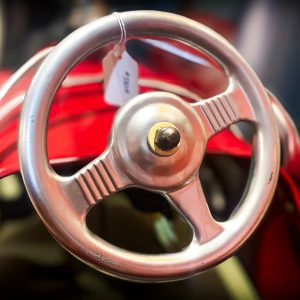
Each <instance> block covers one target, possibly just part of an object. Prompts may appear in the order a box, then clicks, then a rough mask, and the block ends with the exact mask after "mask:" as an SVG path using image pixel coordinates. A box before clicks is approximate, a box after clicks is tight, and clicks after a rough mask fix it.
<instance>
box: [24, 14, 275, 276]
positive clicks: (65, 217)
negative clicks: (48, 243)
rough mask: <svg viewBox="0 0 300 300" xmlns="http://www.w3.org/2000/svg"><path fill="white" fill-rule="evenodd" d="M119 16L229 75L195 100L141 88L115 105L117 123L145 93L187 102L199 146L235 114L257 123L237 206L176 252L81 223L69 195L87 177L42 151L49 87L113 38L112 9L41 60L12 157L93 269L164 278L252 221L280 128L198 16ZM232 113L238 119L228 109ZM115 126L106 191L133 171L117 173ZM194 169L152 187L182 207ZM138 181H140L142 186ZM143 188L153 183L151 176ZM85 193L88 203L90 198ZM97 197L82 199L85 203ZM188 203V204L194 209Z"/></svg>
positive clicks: (238, 238)
mask: <svg viewBox="0 0 300 300" xmlns="http://www.w3.org/2000/svg"><path fill="white" fill-rule="evenodd" d="M120 17H121V18H122V21H123V23H124V25H125V29H126V35H127V38H128V39H131V38H138V37H153V36H160V37H166V38H172V39H177V40H180V41H182V42H185V43H189V44H191V45H192V46H194V47H195V48H198V49H201V50H203V49H204V50H205V51H207V52H208V53H209V54H210V55H212V56H214V57H215V58H216V59H217V60H218V61H220V62H221V65H222V66H225V67H224V69H225V70H226V71H227V75H228V77H229V79H230V80H229V81H230V84H229V86H228V88H227V91H226V92H225V93H224V94H222V95H218V97H215V98H212V99H209V100H208V101H204V102H203V103H196V104H195V105H194V108H192V107H191V106H189V105H188V104H186V103H184V101H182V100H181V99H179V98H178V97H175V96H174V95H172V94H166V93H163V94H162V93H155V94H154V95H153V94H151V95H146V96H144V95H141V96H138V97H137V98H138V99H134V100H131V101H130V102H129V103H128V104H126V105H125V106H124V108H122V109H121V110H120V112H119V113H118V116H117V117H116V119H117V121H115V122H114V124H117V123H118V122H119V121H118V120H121V119H122V117H124V116H125V117H126V115H128V113H129V112H131V110H132V109H135V107H136V106H137V105H140V103H148V102H150V103H152V104H153V105H155V103H156V102H158V103H160V104H161V103H164V102H165V101H166V102H169V104H170V105H171V106H172V107H174V109H175V108H176V109H177V110H178V111H180V110H182V109H183V110H185V111H186V112H187V113H188V114H190V116H192V119H193V120H194V121H193V122H194V123H195V124H196V123H197V122H200V123H197V124H196V125H194V123H191V126H192V129H195V128H197V129H196V131H197V132H200V133H201V134H202V138H203V140H204V141H202V144H201V145H198V144H197V143H196V144H197V145H198V146H199V147H200V148H197V147H198V146H197V145H196V146H195V147H196V150H199V149H202V148H203V147H204V148H205V145H206V141H207V139H208V138H209V137H210V136H212V135H214V134H215V133H216V132H218V131H220V130H222V129H223V128H225V127H227V126H228V125H230V124H232V123H233V122H235V121H238V120H239V119H245V120H247V119H248V120H251V121H253V122H255V123H256V129H257V134H256V141H255V143H254V149H253V152H254V155H255V159H254V161H253V166H252V168H251V175H250V179H249V182H248V184H247V187H246V192H245V193H244V196H243V199H242V200H241V205H240V206H239V208H238V210H236V212H235V213H234V214H233V216H232V217H231V218H230V219H229V220H228V221H226V222H225V223H223V224H220V223H217V222H215V224H217V225H216V227H214V228H215V229H213V231H215V233H214V234H215V235H214V236H213V235H211V236H208V238H207V239H205V240H203V241H202V242H201V243H199V240H197V237H196V236H195V235H194V238H193V240H192V242H191V244H190V245H189V246H188V247H187V248H186V249H183V250H182V251H181V252H178V253H171V254H161V255H146V254H140V253H133V252H130V251H126V250H123V249H120V248H118V247H116V246H113V245H111V244H109V243H107V242H106V241H104V240H102V239H100V238H98V237H95V236H93V235H92V234H91V232H89V231H88V229H87V228H86V226H85V215H86V212H87V207H86V204H84V203H83V202H79V201H75V200H72V198H73V196H74V199H77V198H76V197H77V196H76V193H79V189H78V186H80V187H81V189H82V188H83V187H84V186H83V185H82V184H80V182H79V181H80V180H86V178H87V177H84V178H81V177H80V176H81V175H82V174H83V173H81V174H79V175H78V174H77V175H76V176H77V177H76V176H75V177H76V178H75V177H72V180H73V181H76V182H77V187H75V185H70V178H65V177H61V176H59V175H58V174H56V173H55V172H54V171H53V169H52V168H51V166H50V165H49V162H48V158H47V150H46V149H47V147H46V130H47V116H48V113H49V110H50V106H51V101H52V100H53V97H54V94H55V92H56V90H57V89H58V87H59V85H60V84H61V82H62V81H63V79H64V78H65V77H66V75H67V74H68V72H69V71H70V69H71V68H72V67H74V66H75V65H76V64H77V63H78V62H79V61H80V60H82V59H84V58H85V57H86V56H87V55H89V54H90V53H92V52H94V51H95V50H96V49H98V48H100V47H102V46H104V45H106V44H108V43H112V42H117V41H119V40H120V38H121V35H122V33H121V29H120V26H119V22H118V19H117V18H116V17H115V16H114V15H110V16H107V17H104V18H102V19H100V20H98V21H95V22H93V23H90V24H88V25H86V26H84V27H82V28H80V29H78V30H77V31H75V32H74V33H72V34H71V35H69V36H68V37H67V38H65V39H64V40H63V41H62V42H61V43H60V44H59V45H58V46H57V47H55V49H53V51H52V52H51V53H50V54H49V56H48V57H47V58H46V59H45V61H44V62H43V64H42V66H41V67H40V69H39V71H38V72H37V74H36V76H35V78H34V80H33V81H32V84H31V86H30V88H29V90H28V92H27V95H26V99H25V101H24V106H23V110H22V115H21V120H20V132H19V159H20V165H21V172H22V176H23V180H24V183H25V186H26V189H27V191H28V194H29V196H30V198H31V200H32V203H33V205H34V207H35V208H36V210H37V212H38V213H39V215H40V217H41V218H42V220H43V222H44V223H45V224H46V226H47V227H48V229H49V231H50V232H51V233H52V234H53V235H54V237H55V238H56V239H57V240H58V241H59V242H60V243H61V244H62V245H63V246H64V247H65V248H66V249H67V250H68V251H70V252H71V253H72V254H73V255H75V256H77V257H78V258H79V259H81V260H82V261H84V262H85V263H87V264H88V265H90V266H92V267H93V268H96V269H98V270H101V271H103V272H105V273H109V274H111V275H113V276H117V277H121V278H125V279H130V280H138V281H170V280H175V279H179V278H184V277H188V276H190V275H192V274H195V273H198V272H200V271H203V270H205V269H207V268H208V267H211V266H213V265H215V264H217V263H218V262H221V261H222V260H224V259H226V258H227V257H228V256H229V255H230V254H231V253H232V252H233V251H235V250H236V249H237V248H238V247H239V246H240V245H241V244H242V243H243V242H244V241H245V240H246V239H247V237H249V235H250V234H251V233H252V232H253V230H254V229H255V228H256V226H257V224H258V223H259V221H260V220H261V218H262V217H263V215H264V213H265V211H266V209H267V207H268V205H269V203H270V201H271V199H272V196H273V193H274V190H275V187H276V182H277V177H278V170H279V137H278V132H277V128H276V124H275V120H274V116H273V113H272V108H271V105H270V102H269V99H268V97H267V95H266V93H265V89H264V87H263V85H262V84H261V83H260V81H259V79H258V78H257V76H256V75H255V73H254V72H253V71H252V69H251V68H250V67H249V65H248V64H247V63H246V62H245V61H244V59H243V58H242V57H241V56H240V55H239V54H238V52H237V51H236V50H235V49H234V48H233V47H232V46H231V45H230V44H229V43H228V42H227V41H226V40H225V39H223V38H222V37H221V36H219V35H218V34H216V33H215V32H213V31H212V30H210V29H209V28H207V27H205V26H204V25H201V24H199V23H197V22H195V21H192V20H189V19H187V18H184V17H181V16H177V15H174V14H170V13H163V12H154V11H134V12H124V13H120ZM236 93H238V94H239V95H240V96H241V95H242V97H240V98H242V99H243V100H242V101H240V102H239V101H237V99H239V98H238V97H235V94H236ZM223 96H224V97H223ZM229 96H230V97H233V98H234V100H235V104H234V106H232V102H230V100H228V97H229ZM160 97H161V98H160ZM158 98H160V100H157V99H158ZM220 98H222V99H223V100H224V99H225V100H224V101H227V102H226V103H227V104H228V103H229V106H228V105H227V104H226V105H227V106H220V105H219V102H217V101H218V99H220ZM149 99H150V100H149ZM151 99H152V100H151ZM153 99H154V100H153ZM228 101H229V102H228ZM249 103H251V105H248V104H249ZM188 106H189V108H188ZM252 108H253V109H252ZM177 110H176V113H177ZM192 111H193V112H192ZM221 111H223V114H221V115H220V116H221V118H220V116H216V113H220V112H221ZM236 115H237V116H238V118H235V117H236ZM187 119H188V118H187ZM199 120H200V121H199ZM187 122H189V121H187ZM199 124H200V125H199ZM179 125H180V124H179ZM193 126H194V127H193ZM195 126H196V127H195ZM117 131H118V126H117V125H114V128H113V131H112V138H111V143H110V146H109V147H108V149H107V150H106V152H105V153H103V154H102V155H101V161H102V162H99V161H96V162H94V164H95V163H96V164H98V163H99V164H102V171H100V177H101V178H103V177H106V178H109V179H108V180H107V181H106V182H105V185H106V186H107V187H108V188H107V190H110V191H116V190H118V189H121V188H124V187H126V186H128V185H130V184H131V183H132V178H130V174H125V173H124V172H119V171H120V168H119V167H118V163H119V162H122V163H123V162H124V158H122V154H121V155H120V153H119V152H118V151H119V150H120V149H116V148H117V147H114V146H113V145H114V143H113V142H112V141H113V140H115V139H114V136H116V132H117ZM187 144H192V143H191V142H189V143H187ZM181 148H182V147H181ZM144 150H145V149H144ZM144 150H143V151H144ZM201 151H202V150H201ZM178 152H180V151H178ZM110 153H112V155H110ZM185 154H186V152H185ZM178 155H183V154H180V153H179V154H178ZM120 157H121V158H120ZM96 160H97V159H96ZM196 160H197V163H196V164H198V165H199V166H200V164H201V161H202V156H201V155H200V154H199V158H197V159H196ZM103 162H104V164H103ZM197 168H198V167H197ZM197 168H194V167H193V166H191V167H190V168H189V172H188V173H189V174H188V175H187V176H186V178H184V179H181V180H177V181H176V183H174V182H169V183H168V185H167V186H166V187H165V188H163V187H162V186H159V187H158V188H157V190H159V191H162V192H167V193H168V194H167V197H168V198H169V199H171V200H172V201H173V200H174V199H175V202H176V200H178V199H179V200H178V201H177V202H176V204H177V208H178V207H179V208H180V209H181V208H182V207H183V209H188V210H189V209H190V208H186V207H184V206H185V204H184V203H183V202H182V201H181V200H182V199H181V194H184V193H186V190H187V187H188V188H191V190H192V191H196V192H197V193H199V194H201V193H202V189H201V185H199V184H197V182H196V180H195V178H196V175H197ZM86 170H87V171H88V172H94V171H95V170H94V169H91V168H86V169H84V170H83V171H82V172H84V171H86ZM88 172H87V173H88ZM96 172H99V170H98V169H97V170H96ZM128 175H129V176H128ZM84 176H87V175H84ZM89 176H90V175H89ZM135 178H136V179H137V178H138V177H137V176H136V177H135ZM78 182H79V184H78ZM142 183H143V182H142ZM142 183H141V182H139V184H141V185H142V186H143V184H142ZM154 186H155V185H154ZM144 187H145V188H149V189H153V183H152V185H151V184H150V185H144ZM175 193H176V194H175ZM191 195H192V194H191ZM104 196H105V195H104ZM88 198H89V197H87V202H89V200H90V199H88ZM90 198H91V197H90ZM91 201H92V202H93V201H94V200H93V199H91ZM94 202H96V201H94ZM94 202H93V203H89V204H90V206H92V205H94V204H95V203H94ZM181 205H182V207H181ZM90 206H89V207H90ZM196 207H198V206H197V205H196ZM200 209H203V210H207V205H206V207H205V205H202V206H201V207H200ZM192 210H193V209H192ZM192 210H190V211H189V212H187V213H191V214H193V212H192ZM208 215H209V212H208ZM191 217H192V218H193V216H191ZM206 217H207V215H206ZM210 217H211V216H210ZM205 220H206V219H204V221H205ZM202 221H203V220H202ZM208 222H210V219H209V216H208ZM196 223H197V221H196ZM199 226H202V225H199ZM218 226H220V227H218ZM202 228H203V227H202ZM219 229H220V230H219ZM208 234H210V233H208ZM201 236H202V235H201ZM203 236H205V235H203Z"/></svg>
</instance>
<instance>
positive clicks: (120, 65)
mask: <svg viewBox="0 0 300 300" xmlns="http://www.w3.org/2000/svg"><path fill="white" fill-rule="evenodd" d="M102 63H103V73H104V100H105V102H106V103H108V104H112V105H116V106H121V105H123V104H124V103H126V102H127V101H128V100H130V99H131V98H133V97H135V96H136V95H138V92H139V90H138V64H137V62H136V61H135V60H134V59H133V58H132V57H131V56H130V55H129V54H128V53H127V51H126V50H125V47H122V46H121V45H119V44H117V45H116V46H115V47H114V49H113V50H111V51H110V52H108V54H107V55H106V56H105V57H104V59H103V62H102Z"/></svg>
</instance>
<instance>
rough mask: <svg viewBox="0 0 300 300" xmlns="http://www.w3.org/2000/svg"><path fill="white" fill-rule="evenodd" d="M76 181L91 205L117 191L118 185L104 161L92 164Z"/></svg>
mask: <svg viewBox="0 0 300 300" xmlns="http://www.w3.org/2000/svg"><path fill="white" fill-rule="evenodd" d="M75 181H76V182H77V184H78V186H79V187H80V189H81V190H82V192H83V194H84V195H85V198H86V200H87V201H88V203H89V204H90V205H93V204H95V203H96V202H97V201H99V200H102V199H103V198H105V197H107V196H109V195H110V194H112V193H114V192H116V191H117V188H118V187H117V184H116V182H115V181H114V179H113V176H112V174H111V173H110V172H109V169H108V168H107V166H106V165H105V163H104V162H103V161H101V160H100V161H99V162H98V163H97V164H92V165H91V166H89V167H88V168H86V169H84V170H83V171H82V172H81V173H79V174H78V176H76V178H75Z"/></svg>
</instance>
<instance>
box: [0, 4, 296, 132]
mask: <svg viewBox="0 0 300 300" xmlns="http://www.w3.org/2000/svg"><path fill="white" fill-rule="evenodd" d="M138 9H154V10H163V11H170V12H174V13H177V14H181V15H186V16H189V17H191V18H193V19H196V20H198V21H200V22H202V23H204V24H206V25H208V26H210V27H212V28H213V29H214V30H216V31H218V32H219V33H221V34H222V35H223V36H225V37H226V38H227V39H229V40H230V41H231V42H232V43H233V44H234V45H235V46H236V47H237V48H238V49H239V51H240V52H241V53H242V54H243V56H244V57H245V58H246V59H247V61H248V62H249V63H250V64H251V65H252V67H253V68H254V69H255V71H256V72H257V73H258V75H259V76H260V78H261V80H262V81H263V82H264V84H265V85H266V87H268V88H269V89H270V90H271V91H273V92H274V93H275V94H276V95H277V96H278V97H279V99H280V100H281V101H282V102H283V104H284V105H285V107H286V108H287V110H288V111H289V113H290V114H291V115H292V117H293V118H294V120H295V122H296V124H297V126H298V128H299V125H300V121H299V120H300V110H299V107H300V104H299V101H298V99H299V97H300V91H299V88H298V81H299V78H300V59H299V53H300V39H299V28H300V9H299V5H298V1H293V0H245V1H238V0H210V1H201V0H184V1H183V0H152V1H142V0H128V1H123V0H72V1H71V0H44V1H39V0H2V1H0V67H1V69H2V70H5V69H9V70H12V69H16V68H18V67H20V66H21V64H23V63H24V62H25V61H26V60H27V59H28V58H29V57H31V56H32V55H33V54H34V53H35V52H36V51H38V50H40V49H41V48H44V47H45V46H46V45H49V44H53V43H56V42H58V41H59V40H61V39H62V38H63V37H64V36H66V35H67V34H68V33H70V32H71V31H73V30H74V29H75V28H77V27H79V26H81V25H83V24H85V23H88V22H89V21H92V20H94V19H96V18H99V17H101V16H103V15H106V14H109V13H111V12H113V11H124V10H138Z"/></svg>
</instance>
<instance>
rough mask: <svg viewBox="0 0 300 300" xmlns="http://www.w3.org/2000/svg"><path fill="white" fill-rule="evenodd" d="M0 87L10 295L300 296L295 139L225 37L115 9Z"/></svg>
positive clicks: (6, 289) (159, 15)
mask: <svg viewBox="0 0 300 300" xmlns="http://www.w3.org/2000/svg"><path fill="white" fill-rule="evenodd" d="M125 49H126V50H125ZM128 53H129V54H128ZM132 59H133V60H134V61H132ZM105 61H106V63H105ZM107 61H108V63H107ZM103 62H104V63H103ZM103 65H104V67H103ZM107 66H108V67H107ZM135 77H137V78H135ZM2 78H3V81H2V86H1V88H0V103H1V106H0V129H1V131H0V140H1V143H0V158H1V159H0V177H1V178H3V179H2V180H1V183H2V185H1V187H2V188H3V187H5V189H4V188H3V190H5V191H6V192H5V193H4V192H3V193H2V194H3V195H7V193H8V194H9V192H7V190H10V189H14V187H10V186H9V182H10V180H11V179H12V178H15V179H18V178H20V177H18V176H17V177H13V176H9V175H11V174H18V173H21V175H22V180H23V182H24V185H25V188H26V191H27V193H28V198H27V196H26V195H27V194H26V193H25V191H24V190H22V186H23V185H22V184H21V183H20V182H16V183H15V188H16V189H20V188H21V192H20V193H19V194H18V196H15V197H19V198H20V199H19V200H18V201H15V202H11V203H8V202H7V201H4V198H5V197H6V196H5V197H4V196H3V200H2V201H1V205H2V206H1V207H2V210H3V221H2V224H1V226H2V232H1V231H0V243H1V247H0V248H2V250H3V251H1V250H0V254H1V257H3V259H4V258H8V260H6V261H9V262H10V263H9V264H8V263H7V264H6V265H5V264H3V270H1V273H2V274H8V275H7V277H6V275H3V278H4V277H6V279H5V278H4V279H3V280H2V279H1V282H0V285H1V289H2V290H3V294H4V295H5V296H9V295H19V294H22V295H30V296H37V295H39V296H41V295H45V294H46V295H48V296H50V297H52V296H55V295H56V296H57V295H60V296H61V297H63V298H68V297H78V298H84V297H90V298H91V299H94V298H97V297H99V296H100V295H101V293H102V295H106V296H107V297H111V298H114V297H115V298H117V299H127V298H130V299H132V298H135V297H140V296H141V295H143V297H144V298H146V299H148V298H149V299H150V298H153V297H157V295H160V296H163V297H164V298H166V299H169V298H170V299H171V297H172V298H174V297H175V298H176V296H178V295H179V294H180V295H181V296H180V297H185V298H187V299H194V298H195V299H196V298H198V297H200V296H201V295H202V296H206V297H211V298H219V299H224V298H225V299H227V298H228V299H245V298H249V299H259V298H262V299H274V298H276V297H286V298H287V297H288V298H291V297H294V298H295V299H296V298H297V297H299V296H300V290H299V285H298V283H299V279H300V266H299V258H300V256H299V249H300V248H299V236H300V235H299V233H300V222H299V212H300V194H299V189H298V184H299V182H300V172H299V165H300V152H299V151H300V140H299V135H298V132H297V129H296V127H295V125H294V123H293V121H292V119H291V118H290V116H289V115H288V113H287V112H286V111H285V109H284V108H283V106H282V105H281V104H280V102H279V100H278V99H277V98H276V96H274V95H273V94H272V93H271V92H269V91H268V90H266V88H265V87H264V86H263V84H262V83H261V82H260V80H259V78H258V77H257V75H256V74H255V73H254V71H253V70H252V69H251V67H250V66H249V65H248V63H247V62H246V61H245V60H244V59H243V58H242V56H241V55H240V54H239V53H238V51H237V50H235V48H234V47H233V46H231V44H230V43H229V42H227V41H226V40H225V39H224V38H223V37H221V36H220V35H218V34H217V33H216V32H214V31H213V30H211V29H209V28H208V27H206V26H204V25H202V24H200V23H198V22H196V21H192V20H191V19H188V18H185V17H182V16H178V15H174V14H169V13H163V12H154V11H133V12H124V13H115V14H112V15H109V16H106V17H103V18H101V19H99V20H97V21H95V22H92V23H90V24H88V25H86V26H83V27H81V28H80V29H78V30H76V31H74V32H73V33H71V34H70V35H69V36H68V37H66V38H65V39H64V40H63V41H62V42H60V43H59V44H58V45H57V46H54V47H48V48H45V49H43V50H41V51H40V52H38V53H37V54H36V55H34V56H33V57H32V58H31V59H29V60H28V61H27V62H26V63H25V64H24V65H23V66H22V67H21V68H20V69H19V70H17V71H16V72H15V73H14V74H12V75H6V74H5V73H3V74H2ZM132 94H134V95H133V96H132ZM128 95H129V96H128ZM7 186H9V188H7ZM29 199H30V200H31V202H32V204H33V206H34V208H35V210H36V211H37V213H38V215H39V217H40V218H41V219H42V221H43V223H44V224H45V225H46V227H47V229H48V231H49V232H50V233H51V234H52V235H53V236H54V238H55V239H56V240H57V241H58V243H59V244H61V246H62V247H63V248H65V249H66V250H68V251H69V252H70V253H71V254H73V255H74V256H75V257H76V258H78V259H79V260H81V261H82V262H84V263H85V264H86V265H88V267H86V266H85V265H84V264H82V263H80V262H78V261H77V260H76V259H73V258H72V256H69V255H68V254H67V252H65V251H64V250H63V249H62V248H61V247H60V246H59V245H58V244H57V243H56V242H54V241H52V240H49V235H48V233H46V232H44V231H43V226H42V225H40V223H39V222H38V221H37V217H36V215H35V213H34V212H33V211H32V210H31V208H30V206H29ZM13 205H14V206H13ZM12 207H15V208H17V209H18V210H19V211H20V212H22V213H20V215H17V214H15V215H14V217H10V213H9V208H12ZM11 215H13V214H11ZM12 228H13V229H12ZM40 231H41V232H40ZM3 232H4V233H3ZM9 233H10V234H9ZM20 241H21V242H20ZM39 241H40V242H39ZM15 262H21V263H20V265H19V266H15ZM1 264H2V263H1ZM94 270H97V271H94ZM98 271H100V272H103V273H104V274H109V275H112V276H113V277H117V278H120V279H112V278H111V277H110V276H106V275H102V273H100V272H98ZM204 271H206V272H204ZM17 273H18V274H19V275H16V274H17ZM26 274H27V275H26ZM1 278H2V275H1ZM122 279H125V280H126V281H123V280H122ZM11 280H14V283H15V284H16V283H17V284H18V285H20V289H19V290H13V289H12V285H11V284H10V281H11ZM127 281H131V282H127ZM172 281H177V282H176V283H175V282H174V283H167V282H172ZM137 282H140V283H137ZM144 282H150V283H152V284H151V285H145V284H143V283H144ZM204 283H205V284H204ZM216 283H217V284H220V288H217V289H216V288H215V286H216ZM133 290H135V291H138V292H136V293H134V292H133ZM174 293H176V294H174ZM138 294H139V296H138Z"/></svg>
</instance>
